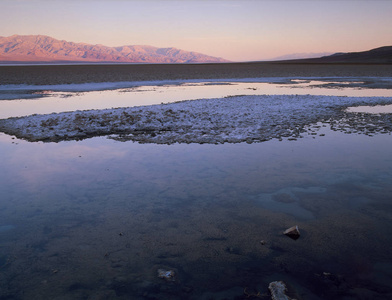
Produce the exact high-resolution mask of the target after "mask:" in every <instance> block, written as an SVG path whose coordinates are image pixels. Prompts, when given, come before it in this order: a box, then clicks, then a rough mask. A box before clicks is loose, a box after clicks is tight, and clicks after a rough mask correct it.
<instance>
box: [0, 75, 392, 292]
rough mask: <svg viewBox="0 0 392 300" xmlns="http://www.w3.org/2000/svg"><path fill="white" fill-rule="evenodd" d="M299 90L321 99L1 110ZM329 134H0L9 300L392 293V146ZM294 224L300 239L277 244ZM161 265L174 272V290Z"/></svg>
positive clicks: (252, 87) (206, 88)
mask: <svg viewBox="0 0 392 300" xmlns="http://www.w3.org/2000/svg"><path fill="white" fill-rule="evenodd" d="M300 84H304V85H307V84H309V83H308V82H304V83H300ZM293 91H294V92H295V93H300V92H304V93H306V94H309V93H315V94H318V93H321V92H322V91H323V89H321V88H313V89H311V88H309V89H300V88H298V89H294V90H293V89H292V88H290V87H289V86H287V85H285V86H282V85H281V84H268V83H235V84H234V83H233V84H230V85H210V84H208V85H204V84H186V85H180V86H149V87H138V88H131V89H122V90H111V91H100V92H86V93H82V94H72V95H71V96H69V95H70V94H69V93H66V94H64V93H55V94H54V96H50V97H47V98H42V99H29V100H27V99H26V100H12V101H0V106H1V109H0V111H1V114H2V116H3V117H4V116H10V115H23V114H30V113H32V112H37V113H38V112H40V113H44V112H45V113H46V112H52V111H62V110H73V109H90V108H104V107H112V106H122V105H124V106H129V105H146V104H159V103H161V102H168V101H178V100H184V99H192V98H193V97H194V98H203V97H208V98H213V97H222V96H227V95H243V94H254V93H260V94H266V93H280V94H284V93H286V92H287V93H289V94H292V93H293ZM369 91H370V92H371V93H378V92H379V90H376V89H373V90H369ZM369 91H364V90H362V91H361V90H354V89H352V90H350V89H344V90H339V89H330V88H328V89H325V91H323V92H328V93H332V94H335V95H350V96H354V95H356V94H351V93H364V94H362V96H369V94H366V93H368V92H369ZM365 92H366V93H365ZM372 95H373V96H375V94H371V95H370V96H372ZM95 105H96V107H95ZM319 125H320V126H321V129H320V131H318V132H317V135H312V134H311V133H310V134H309V135H305V137H303V138H299V139H298V140H297V141H287V140H285V141H277V140H271V141H268V142H263V143H256V144H246V143H240V144H223V145H208V144H204V145H199V144H190V145H186V144H174V145H155V144H137V143H133V142H118V141H114V140H111V139H107V138H105V137H97V138H92V139H87V140H83V141H67V142H61V143H42V142H36V143H29V142H26V141H23V140H18V139H16V138H13V137H11V136H8V135H5V134H0V155H1V157H2V160H1V162H0V167H1V170H2V172H0V182H1V184H0V241H1V247H0V270H1V272H0V286H1V287H2V288H1V289H0V298H4V299H7V298H10V299H56V298H58V299H59V298H61V297H62V298H61V299H84V298H86V297H89V298H91V299H94V298H95V299H242V298H241V297H246V294H244V289H245V288H248V289H249V291H253V292H254V293H255V294H257V292H258V291H260V292H261V293H262V294H263V293H268V290H267V287H268V284H269V283H270V282H271V281H273V280H284V281H286V282H287V283H289V284H290V290H291V292H292V293H293V294H292V295H294V296H296V297H297V298H299V297H298V296H299V295H301V297H302V298H303V299H343V298H344V297H346V296H347V295H348V296H350V297H351V298H352V299H358V298H359V297H361V295H363V293H364V291H365V292H366V295H369V298H377V297H378V298H384V299H387V298H388V297H391V295H392V286H391V282H392V262H391V257H392V250H391V249H392V244H391V239H390V233H389V227H390V226H389V225H390V224H391V221H392V214H391V211H392V203H391V201H390V199H391V197H390V195H391V194H392V186H391V184H390V182H392V157H391V155H390V149H392V139H391V135H390V134H379V135H375V136H372V137H370V136H367V135H359V134H345V133H342V132H335V131H332V130H330V129H329V125H327V124H324V126H323V124H319ZM293 225H298V226H299V228H300V232H301V237H300V239H298V240H297V241H293V240H291V239H289V238H287V237H285V236H284V235H283V234H282V232H283V231H284V230H285V229H287V228H288V227H291V226H293ZM260 241H264V243H263V244H262V243H260ZM159 269H167V270H173V271H174V272H175V274H176V281H175V283H172V282H165V281H164V280H163V279H161V278H158V276H157V270H159ZM21 270H23V271H21ZM326 274H329V275H326Z"/></svg>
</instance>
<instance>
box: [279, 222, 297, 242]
mask: <svg viewBox="0 0 392 300" xmlns="http://www.w3.org/2000/svg"><path fill="white" fill-rule="evenodd" d="M283 234H284V235H287V236H288V237H290V238H292V239H293V240H297V239H299V237H300V233H299V229H298V226H297V225H295V226H293V227H290V228H289V229H286V230H285V231H284V232H283Z"/></svg>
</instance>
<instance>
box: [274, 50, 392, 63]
mask: <svg viewBox="0 0 392 300" xmlns="http://www.w3.org/2000/svg"><path fill="white" fill-rule="evenodd" d="M279 62H280V63H282V62H284V63H378V64H391V63H392V46H385V47H380V48H376V49H372V50H368V51H362V52H348V53H341V52H339V53H335V54H332V55H328V56H323V57H319V58H308V59H294V60H282V61H279Z"/></svg>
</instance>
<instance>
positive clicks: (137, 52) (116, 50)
mask: <svg viewBox="0 0 392 300" xmlns="http://www.w3.org/2000/svg"><path fill="white" fill-rule="evenodd" d="M0 61H3V62H122V63H217V62H219V63H220V62H229V61H228V60H225V59H223V58H219V57H213V56H208V55H205V54H202V53H197V52H190V51H184V50H181V49H177V48H157V47H153V46H144V45H136V46H135V45H128V46H120V47H108V46H104V45H92V44H86V43H74V42H67V41H64V40H57V39H55V38H52V37H50V36H45V35H12V36H9V37H0Z"/></svg>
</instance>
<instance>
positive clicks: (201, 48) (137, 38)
mask: <svg viewBox="0 0 392 300" xmlns="http://www.w3.org/2000/svg"><path fill="white" fill-rule="evenodd" d="M391 16H392V0H301V1H300V0H298V1H297V0H285V1H280V0H274V1H268V0H198V1H194V0H0V36H11V35H14V34H20V35H31V34H41V35H48V36H51V37H53V38H56V39H60V40H66V41H71V42H84V43H89V44H102V45H106V46H123V45H151V46H155V47H176V48H179V49H183V50H187V51H195V52H200V53H204V54H207V55H211V56H217V57H222V58H225V59H228V60H232V61H256V60H267V59H272V58H275V57H279V56H282V55H286V54H292V53H322V52H331V53H334V52H355V51H365V50H370V49H373V48H377V47H381V46H387V45H392V17H391Z"/></svg>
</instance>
